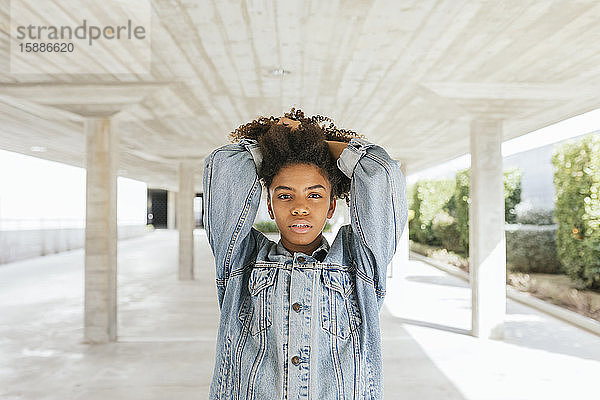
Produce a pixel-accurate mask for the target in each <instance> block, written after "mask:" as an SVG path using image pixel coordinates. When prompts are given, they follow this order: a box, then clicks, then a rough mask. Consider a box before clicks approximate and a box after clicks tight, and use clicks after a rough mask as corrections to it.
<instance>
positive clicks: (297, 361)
mask: <svg viewBox="0 0 600 400" xmlns="http://www.w3.org/2000/svg"><path fill="white" fill-rule="evenodd" d="M292 364H294V365H298V364H300V357H298V356H294V357H292Z"/></svg>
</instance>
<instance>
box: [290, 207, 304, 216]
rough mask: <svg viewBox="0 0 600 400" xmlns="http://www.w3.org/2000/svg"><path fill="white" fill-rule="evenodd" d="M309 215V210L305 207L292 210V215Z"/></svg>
mask: <svg viewBox="0 0 600 400" xmlns="http://www.w3.org/2000/svg"><path fill="white" fill-rule="evenodd" d="M307 214H308V208H306V207H303V206H295V207H294V208H292V215H307Z"/></svg>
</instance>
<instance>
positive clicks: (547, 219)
mask: <svg viewBox="0 0 600 400" xmlns="http://www.w3.org/2000/svg"><path fill="white" fill-rule="evenodd" d="M515 212H516V223H517V224H528V225H553V224H555V223H556V222H555V221H554V210H551V209H546V208H541V207H536V206H534V205H532V204H531V202H529V201H526V202H521V203H519V204H517V205H516V206H515Z"/></svg>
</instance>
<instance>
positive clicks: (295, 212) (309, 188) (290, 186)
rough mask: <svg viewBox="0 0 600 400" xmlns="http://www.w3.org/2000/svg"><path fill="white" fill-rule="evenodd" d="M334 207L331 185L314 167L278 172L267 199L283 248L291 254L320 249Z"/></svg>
mask: <svg viewBox="0 0 600 400" xmlns="http://www.w3.org/2000/svg"><path fill="white" fill-rule="evenodd" d="M335 204H336V202H335V199H331V183H330V182H329V180H328V179H327V178H325V177H324V176H323V175H322V174H321V172H320V170H319V168H318V167H317V166H315V165H312V164H293V165H289V166H286V167H284V168H282V169H281V170H279V173H278V174H277V175H275V178H273V182H271V186H270V188H269V195H268V197H267V207H268V209H269V214H270V215H271V218H274V219H275V223H276V224H277V227H278V228H279V232H280V233H281V242H282V244H283V245H284V246H285V248H286V249H288V250H289V251H290V252H292V253H293V252H296V251H299V252H303V253H305V254H309V255H310V254H311V253H312V252H313V251H314V250H316V249H317V247H319V245H320V243H321V232H322V231H323V227H324V226H325V221H326V219H327V218H331V217H332V216H333V212H334V211H335Z"/></svg>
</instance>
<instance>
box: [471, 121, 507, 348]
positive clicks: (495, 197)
mask: <svg viewBox="0 0 600 400" xmlns="http://www.w3.org/2000/svg"><path fill="white" fill-rule="evenodd" d="M501 145H502V121H500V120H486V119H476V120H473V121H472V122H471V178H470V179H471V183H470V198H471V204H470V207H469V265H470V275H471V291H472V306H473V316H472V323H473V326H472V335H473V336H476V337H483V338H488V339H503V337H504V318H505V314H506V241H505V235H504V176H503V170H502V152H501Z"/></svg>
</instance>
